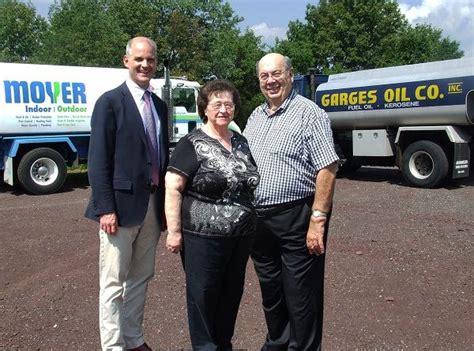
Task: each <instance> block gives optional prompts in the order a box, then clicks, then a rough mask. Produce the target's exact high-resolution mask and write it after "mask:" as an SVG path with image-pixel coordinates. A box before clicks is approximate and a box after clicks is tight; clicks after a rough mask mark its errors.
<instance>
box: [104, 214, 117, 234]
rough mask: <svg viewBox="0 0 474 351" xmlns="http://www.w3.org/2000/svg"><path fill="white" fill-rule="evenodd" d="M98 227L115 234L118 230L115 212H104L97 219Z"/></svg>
mask: <svg viewBox="0 0 474 351" xmlns="http://www.w3.org/2000/svg"><path fill="white" fill-rule="evenodd" d="M99 225H100V229H101V230H103V231H104V232H106V233H107V234H110V235H115V233H117V230H118V220H117V214H116V213H115V212H112V213H105V214H103V215H101V216H100V219H99Z"/></svg>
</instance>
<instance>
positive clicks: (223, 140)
mask: <svg viewBox="0 0 474 351" xmlns="http://www.w3.org/2000/svg"><path fill="white" fill-rule="evenodd" d="M201 129H202V130H203V132H204V133H205V134H207V135H208V136H209V137H211V138H212V139H215V140H217V141H218V142H219V143H220V144H221V145H222V146H223V147H224V148H225V149H226V150H228V151H231V150H232V143H231V139H232V136H233V133H232V132H231V131H229V130H226V135H225V136H222V135H220V134H218V133H214V131H212V130H211V129H210V128H209V127H208V126H207V125H205V126H203V127H202V128H201Z"/></svg>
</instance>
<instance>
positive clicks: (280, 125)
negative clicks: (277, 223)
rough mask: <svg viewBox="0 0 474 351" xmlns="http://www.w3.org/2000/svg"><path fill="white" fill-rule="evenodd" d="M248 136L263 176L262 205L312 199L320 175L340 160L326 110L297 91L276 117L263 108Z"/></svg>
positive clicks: (255, 114)
mask: <svg viewBox="0 0 474 351" xmlns="http://www.w3.org/2000/svg"><path fill="white" fill-rule="evenodd" d="M243 134H244V136H245V137H246V138H247V140H248V143H249V145H250V150H251V152H252V155H253V157H254V159H255V161H256V163H257V167H258V171H259V173H260V177H261V178H260V184H259V186H258V187H257V190H256V193H255V197H256V206H257V207H259V206H269V205H277V204H282V203H285V202H290V201H295V200H300V199H303V198H306V197H309V196H312V195H313V194H314V191H315V184H316V175H317V173H318V171H319V170H320V169H322V168H324V167H326V166H328V165H330V164H331V163H333V162H335V161H337V160H338V159H339V158H338V156H337V154H336V151H335V150H334V141H333V137H332V130H331V122H330V120H329V118H328V116H327V114H326V112H325V111H324V110H322V109H321V108H319V107H318V106H317V105H316V104H315V103H314V102H312V101H311V100H309V99H307V98H305V97H303V96H301V95H298V94H297V93H296V92H295V91H294V90H293V91H292V92H291V93H290V95H289V96H288V98H287V99H286V100H285V101H284V102H283V104H282V105H281V106H280V108H279V109H278V110H277V111H275V112H274V113H272V112H271V111H270V110H269V105H268V104H267V103H264V104H262V105H260V106H259V107H257V108H256V109H255V110H254V111H253V112H252V114H251V115H250V117H249V119H248V121H247V125H246V127H245V130H244V132H243Z"/></svg>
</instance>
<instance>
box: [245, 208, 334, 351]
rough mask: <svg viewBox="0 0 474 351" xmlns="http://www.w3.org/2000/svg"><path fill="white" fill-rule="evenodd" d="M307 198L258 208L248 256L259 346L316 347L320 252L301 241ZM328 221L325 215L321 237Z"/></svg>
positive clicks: (318, 345)
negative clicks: (261, 336) (256, 297)
mask: <svg viewBox="0 0 474 351" xmlns="http://www.w3.org/2000/svg"><path fill="white" fill-rule="evenodd" d="M312 202H313V201H312V199H308V200H307V201H306V202H304V203H302V204H301V203H299V204H296V205H295V206H293V207H291V208H285V207H288V206H283V208H284V209H282V210H278V207H277V209H276V211H267V212H266V211H261V212H259V219H258V225H257V232H256V237H255V242H254V245H253V248H252V252H251V256H252V260H253V262H254V266H255V270H256V272H257V275H258V278H259V282H260V288H261V290H262V304H263V310H264V313H265V319H266V322H267V328H268V333H267V338H266V341H265V344H264V345H263V347H262V350H264V351H276V350H282V351H283V350H285V351H286V350H320V348H321V339H322V327H323V293H324V261H325V255H321V256H315V255H310V254H309V252H308V248H307V247H306V233H307V231H308V225H309V220H310V216H311V205H312ZM328 226H329V219H328V221H327V223H326V229H325V239H324V241H325V242H326V239H327V230H328Z"/></svg>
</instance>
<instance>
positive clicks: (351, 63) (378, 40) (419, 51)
mask: <svg viewBox="0 0 474 351" xmlns="http://www.w3.org/2000/svg"><path fill="white" fill-rule="evenodd" d="M305 19H306V22H305V23H302V22H298V21H296V22H290V25H289V30H288V33H287V37H288V39H286V40H282V41H278V42H277V44H276V50H277V51H280V52H282V53H284V54H286V55H288V56H290V57H292V58H293V61H294V64H295V67H296V69H297V71H299V72H300V73H306V71H307V69H308V68H310V67H316V68H317V69H318V70H319V71H324V72H326V73H331V72H341V71H349V70H351V71H354V70H361V69H370V68H377V67H386V66H390V65H400V64H408V63H416V62H426V61H433V60H438V59H446V58H456V57H460V56H462V52H461V51H459V43H457V42H455V41H450V40H449V39H442V38H441V30H437V29H433V28H431V27H430V26H417V27H414V28H413V27H411V26H410V25H409V23H408V21H407V20H406V18H405V17H404V16H403V15H402V14H401V12H400V9H399V7H398V3H397V2H396V1H394V0H366V1H358V0H321V1H320V2H319V4H318V5H307V8H306V17H305Z"/></svg>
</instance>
